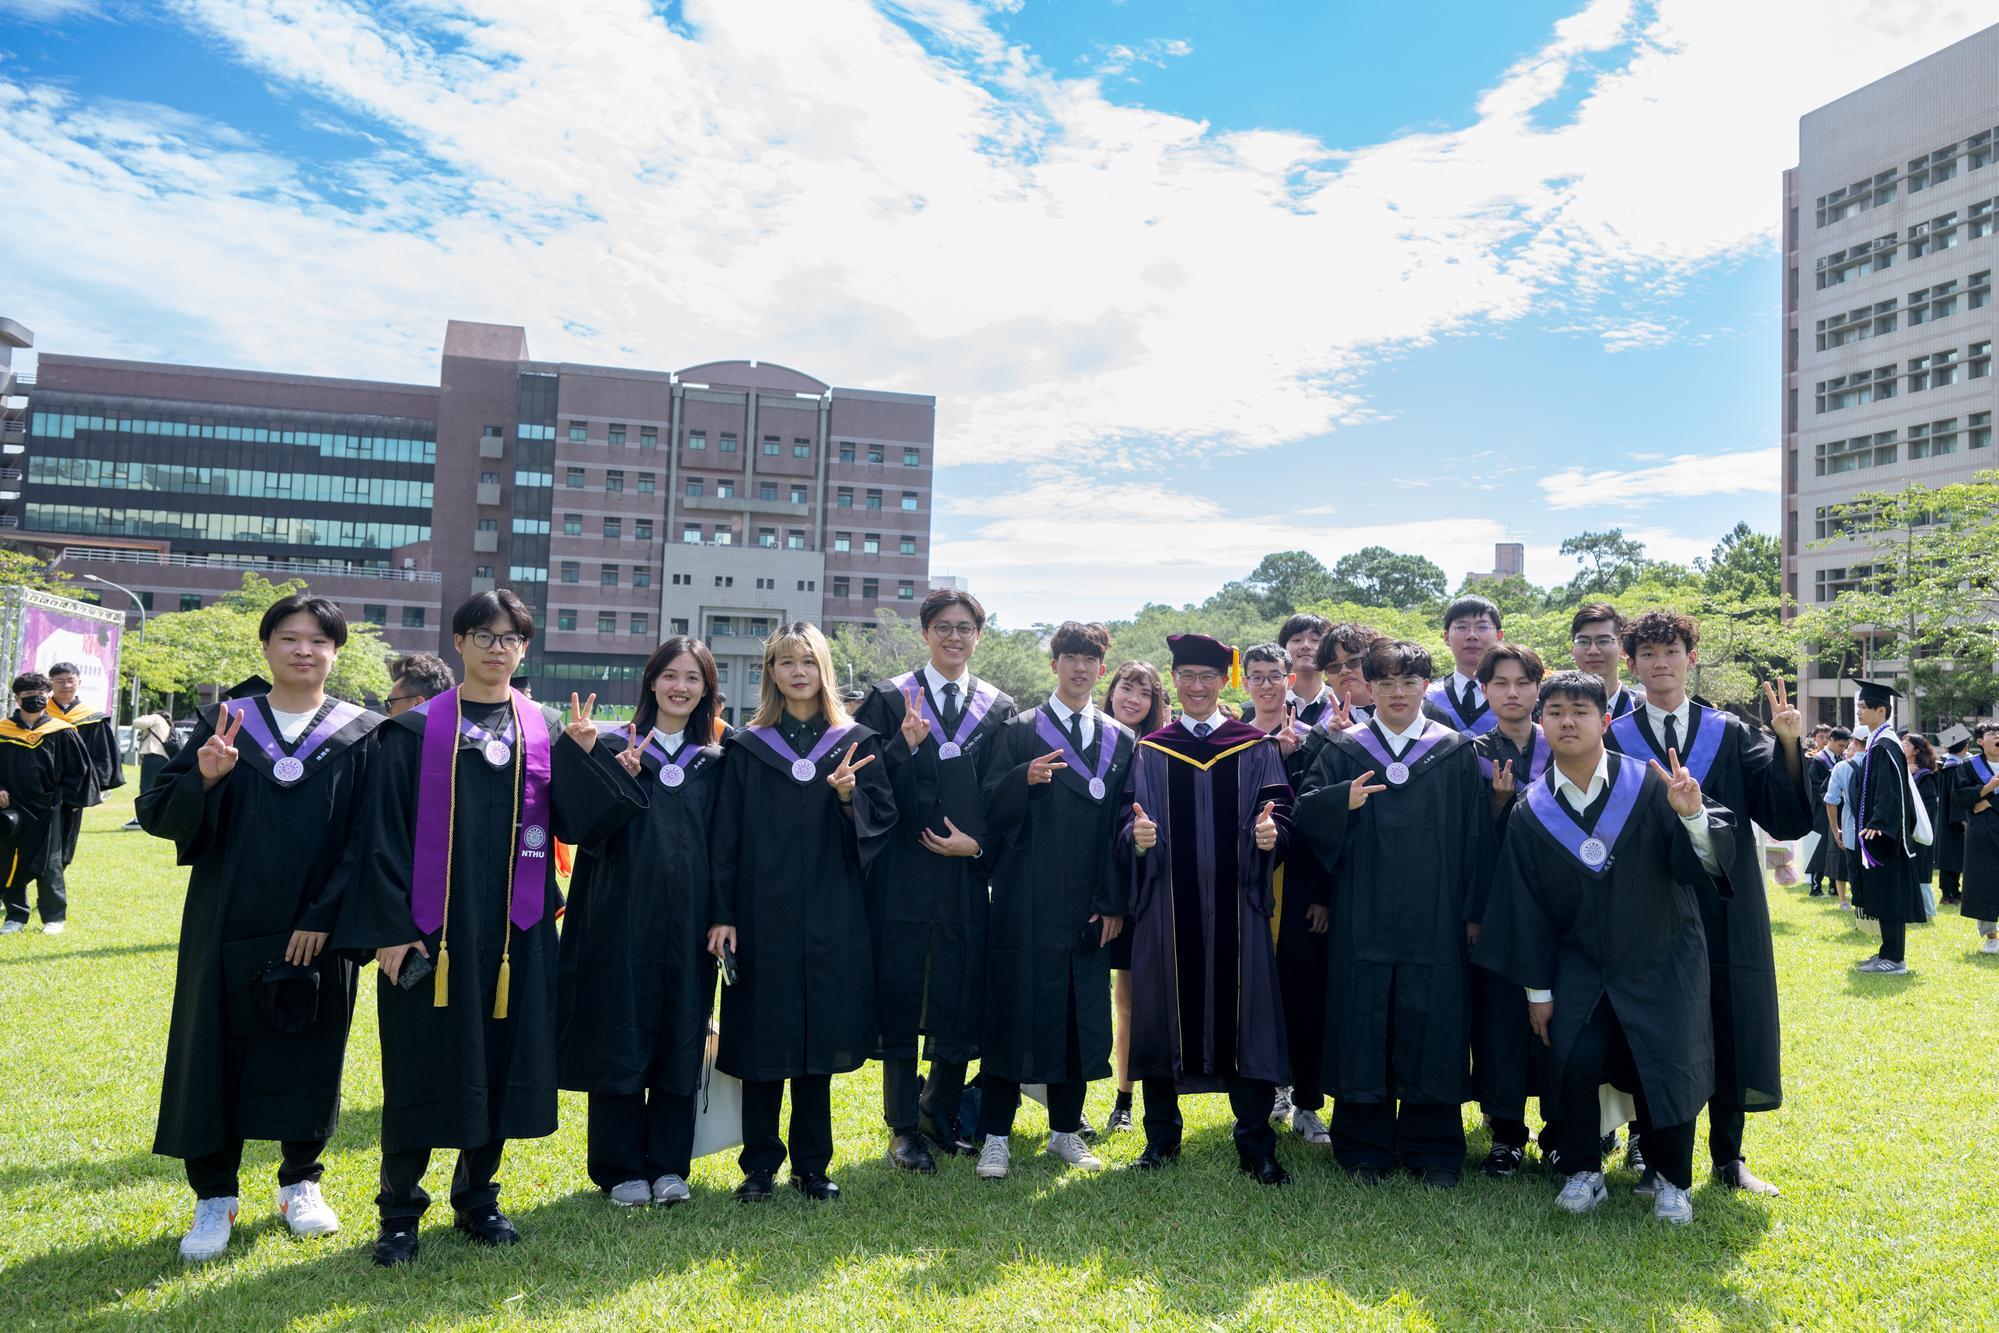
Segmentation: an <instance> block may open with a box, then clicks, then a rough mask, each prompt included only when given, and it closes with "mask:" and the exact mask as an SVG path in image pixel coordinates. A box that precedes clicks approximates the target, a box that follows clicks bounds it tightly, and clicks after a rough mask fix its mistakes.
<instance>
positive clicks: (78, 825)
mask: <svg viewBox="0 0 1999 1333" xmlns="http://www.w3.org/2000/svg"><path fill="white" fill-rule="evenodd" d="M82 833H83V807H82V806H80V805H66V806H64V807H63V808H62V868H63V869H64V870H67V869H69V863H70V862H71V861H74V860H75V859H76V840H77V838H78V837H80V836H81V835H82Z"/></svg>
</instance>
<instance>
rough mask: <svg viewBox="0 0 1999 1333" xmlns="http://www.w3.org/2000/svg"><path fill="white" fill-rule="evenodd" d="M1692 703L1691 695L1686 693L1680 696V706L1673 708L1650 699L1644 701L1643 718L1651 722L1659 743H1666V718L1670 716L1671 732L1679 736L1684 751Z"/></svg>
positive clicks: (1653, 732)
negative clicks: (1671, 721)
mask: <svg viewBox="0 0 1999 1333" xmlns="http://www.w3.org/2000/svg"><path fill="white" fill-rule="evenodd" d="M1693 704H1694V701H1693V696H1692V695H1686V694H1683V695H1681V696H1680V706H1679V707H1678V708H1673V709H1666V708H1661V707H1659V705H1657V704H1655V703H1653V702H1652V701H1651V700H1650V699H1647V700H1646V701H1645V720H1646V721H1648V722H1650V723H1651V724H1652V734H1653V735H1654V736H1656V737H1657V738H1658V740H1659V744H1661V745H1664V744H1665V743H1666V718H1667V717H1668V716H1670V717H1671V718H1672V719H1673V734H1674V735H1676V736H1678V737H1679V738H1680V749H1681V750H1682V751H1685V749H1686V748H1687V720H1688V718H1689V716H1690V715H1691V714H1692V712H1693Z"/></svg>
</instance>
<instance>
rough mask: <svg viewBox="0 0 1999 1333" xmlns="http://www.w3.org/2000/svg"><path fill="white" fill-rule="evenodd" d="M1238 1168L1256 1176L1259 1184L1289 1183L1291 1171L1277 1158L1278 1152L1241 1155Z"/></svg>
mask: <svg viewBox="0 0 1999 1333" xmlns="http://www.w3.org/2000/svg"><path fill="white" fill-rule="evenodd" d="M1236 1170H1238V1171H1240V1172H1242V1173H1243V1174H1244V1175H1246V1176H1255V1177H1256V1183H1257V1184H1259V1185H1289V1184H1290V1183H1291V1173H1290V1172H1289V1171H1286V1170H1285V1169H1284V1164H1283V1163H1281V1162H1279V1161H1278V1160H1277V1154H1276V1153H1266V1154H1265V1155H1263V1156H1262V1157H1239V1158H1237V1159H1236Z"/></svg>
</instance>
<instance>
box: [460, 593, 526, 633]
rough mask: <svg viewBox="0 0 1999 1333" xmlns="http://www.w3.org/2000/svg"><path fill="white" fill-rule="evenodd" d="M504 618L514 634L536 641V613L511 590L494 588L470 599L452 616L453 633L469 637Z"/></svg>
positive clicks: (475, 594)
mask: <svg viewBox="0 0 1999 1333" xmlns="http://www.w3.org/2000/svg"><path fill="white" fill-rule="evenodd" d="M502 616H505V617H506V618H507V621H508V623H510V624H512V625H513V627H514V633H516V634H518V635H520V636H521V637H522V638H523V639H532V638H533V637H534V612H532V611H530V610H528V604H527V603H526V602H523V601H522V600H521V599H520V596H519V594H517V593H516V592H514V590H513V589H512V588H491V589H488V590H487V591H485V592H475V593H473V594H472V595H471V596H470V597H467V598H466V599H465V600H464V602H463V603H461V604H460V605H459V607H458V609H457V610H456V611H453V612H452V613H451V632H452V633H453V634H454V635H464V634H470V633H471V632H472V631H473V630H475V629H484V628H486V626H488V625H490V624H492V623H493V622H494V621H496V620H498V619H499V618H500V617H502Z"/></svg>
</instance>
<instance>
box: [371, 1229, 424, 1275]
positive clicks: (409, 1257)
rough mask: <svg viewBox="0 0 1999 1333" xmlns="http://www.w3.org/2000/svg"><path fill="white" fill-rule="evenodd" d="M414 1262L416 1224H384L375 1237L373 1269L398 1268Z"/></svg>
mask: <svg viewBox="0 0 1999 1333" xmlns="http://www.w3.org/2000/svg"><path fill="white" fill-rule="evenodd" d="M415 1262H416V1223H414V1222H384V1223H382V1229H381V1230H380V1231H379V1232H377V1233H376V1235H375V1267H377V1268H400V1267H401V1266H402V1265H404V1264H413V1263H415Z"/></svg>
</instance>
